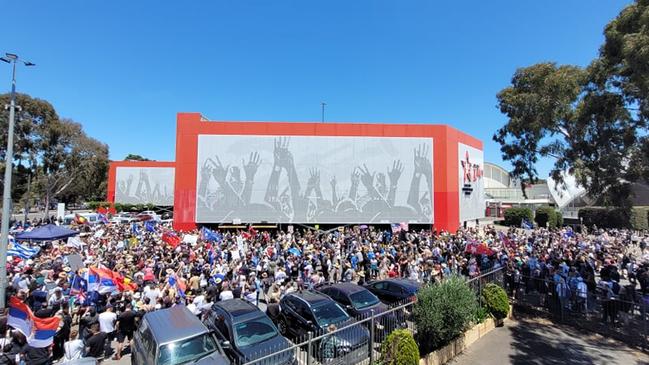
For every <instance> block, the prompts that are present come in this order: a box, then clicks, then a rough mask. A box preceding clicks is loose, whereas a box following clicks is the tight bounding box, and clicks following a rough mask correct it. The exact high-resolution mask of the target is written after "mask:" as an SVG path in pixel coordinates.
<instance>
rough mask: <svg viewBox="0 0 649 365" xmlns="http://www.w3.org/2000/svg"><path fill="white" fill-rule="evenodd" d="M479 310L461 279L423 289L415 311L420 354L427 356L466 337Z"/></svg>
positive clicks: (448, 280) (470, 291) (470, 292)
mask: <svg viewBox="0 0 649 365" xmlns="http://www.w3.org/2000/svg"><path fill="white" fill-rule="evenodd" d="M477 308H478V301H477V298H476V296H475V293H474V292H473V290H471V288H470V287H469V286H468V284H467V282H466V280H465V279H463V278H461V277H457V276H452V277H450V278H448V279H447V280H444V281H443V282H441V283H439V284H432V285H427V286H425V287H423V288H421V289H420V290H419V292H418V293H417V302H416V303H415V306H414V310H413V317H414V322H415V324H416V326H417V343H418V344H419V349H420V351H421V352H422V353H424V354H427V353H429V352H431V351H434V350H436V349H438V348H440V347H442V346H444V345H446V344H448V343H449V342H451V341H452V340H454V339H455V338H457V337H458V336H459V335H461V334H462V333H464V331H466V330H467V329H468V328H469V326H470V324H471V321H472V319H474V318H475V314H476V312H477Z"/></svg>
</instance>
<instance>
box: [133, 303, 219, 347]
mask: <svg viewBox="0 0 649 365" xmlns="http://www.w3.org/2000/svg"><path fill="white" fill-rule="evenodd" d="M143 319H144V320H145V321H147V323H148V325H149V329H150V330H151V333H152V334H153V337H154V338H155V340H156V342H157V344H158V346H159V345H164V344H166V343H170V342H174V341H177V340H183V339H186V338H191V337H194V336H198V335H200V334H203V333H206V332H209V330H208V329H207V327H205V325H204V324H203V323H202V322H201V321H200V320H199V319H198V317H197V316H196V315H194V314H193V313H192V312H190V311H189V309H187V308H186V307H185V306H184V305H175V306H173V307H171V308H168V309H160V310H157V311H154V312H149V313H147V314H145V315H144V318H143Z"/></svg>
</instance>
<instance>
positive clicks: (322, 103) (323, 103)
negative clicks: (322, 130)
mask: <svg viewBox="0 0 649 365" xmlns="http://www.w3.org/2000/svg"><path fill="white" fill-rule="evenodd" d="M320 106H322V120H321V122H322V123H324V110H325V106H327V103H325V102H324V101H323V102H321V103H320Z"/></svg>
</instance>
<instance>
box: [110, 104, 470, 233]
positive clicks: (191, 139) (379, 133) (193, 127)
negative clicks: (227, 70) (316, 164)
mask: <svg viewBox="0 0 649 365" xmlns="http://www.w3.org/2000/svg"><path fill="white" fill-rule="evenodd" d="M199 134H201V135H276V136H348V137H349V136H363V137H430V138H433V175H434V183H433V185H434V186H433V189H434V203H433V204H434V220H435V227H436V228H437V229H444V230H449V231H455V230H456V229H457V228H458V227H459V225H460V221H459V181H458V168H459V166H458V165H459V156H458V143H463V144H466V145H469V146H472V147H474V148H476V149H479V150H482V142H481V141H479V140H478V139H476V138H474V137H471V136H469V135H467V134H465V133H462V132H460V131H458V130H457V129H455V128H452V127H449V126H447V125H426V124H414V125H413V124H360V123H287V122H246V121H206V120H204V119H203V118H202V117H201V115H200V114H199V113H178V115H177V120H176V162H175V167H176V172H175V185H174V228H176V229H179V230H191V229H194V228H195V227H196V221H195V216H196V178H197V177H196V173H197V171H196V170H197V169H196V163H197V157H198V135H199ZM113 181H114V176H113ZM113 185H114V183H113ZM109 186H111V185H109ZM109 194H110V193H109ZM113 198H114V188H113Z"/></svg>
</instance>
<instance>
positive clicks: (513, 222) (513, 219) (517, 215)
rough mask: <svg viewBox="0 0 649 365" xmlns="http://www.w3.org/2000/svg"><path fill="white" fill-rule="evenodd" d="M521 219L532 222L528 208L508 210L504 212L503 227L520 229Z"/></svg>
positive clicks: (530, 211)
mask: <svg viewBox="0 0 649 365" xmlns="http://www.w3.org/2000/svg"><path fill="white" fill-rule="evenodd" d="M523 219H526V220H527V221H528V222H530V223H531V222H532V210H531V209H530V208H509V209H507V210H506V211H505V225H508V226H515V227H520V225H521V221H522V220H523Z"/></svg>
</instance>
